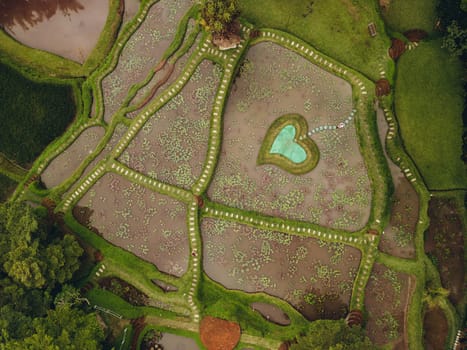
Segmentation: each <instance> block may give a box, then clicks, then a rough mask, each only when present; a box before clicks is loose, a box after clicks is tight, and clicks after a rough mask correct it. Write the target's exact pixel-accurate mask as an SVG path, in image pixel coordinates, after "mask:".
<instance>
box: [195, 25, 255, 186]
mask: <svg viewBox="0 0 467 350" xmlns="http://www.w3.org/2000/svg"><path fill="white" fill-rule="evenodd" d="M243 29H244V30H245V27H243ZM247 30H248V31H249V28H247ZM245 48H246V45H245V41H244V40H243V39H242V40H241V42H240V44H239V45H238V46H237V48H236V49H234V50H233V51H232V52H231V53H230V57H229V58H228V60H226V65H225V67H224V74H223V76H222V78H221V83H220V85H219V88H218V90H217V93H216V96H215V99H214V106H213V110H212V116H211V126H210V129H209V130H210V137H209V145H208V154H207V160H206V161H205V164H204V167H203V170H202V172H201V176H200V178H199V179H198V181H197V182H196V183H195V184H194V185H193V188H192V191H193V194H195V195H200V194H202V193H203V192H205V191H206V189H207V186H208V184H209V181H210V180H211V178H212V176H213V173H214V169H215V161H216V159H217V154H218V153H219V151H220V148H221V145H222V137H221V134H222V123H221V118H222V114H223V113H222V112H223V108H224V101H225V99H226V97H227V94H228V91H229V89H228V87H229V83H230V82H231V81H232V79H233V74H234V67H235V66H236V64H237V63H238V60H239V58H240V56H241V55H242V52H243V51H244V50H245ZM201 52H206V53H208V54H213V53H214V52H215V55H217V56H222V57H225V59H226V58H227V54H226V53H223V52H222V51H220V50H217V49H215V48H214V47H213V46H212V44H209V43H207V42H204V43H203V46H202V48H201Z"/></svg>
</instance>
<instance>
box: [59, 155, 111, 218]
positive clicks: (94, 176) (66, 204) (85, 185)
mask: <svg viewBox="0 0 467 350" xmlns="http://www.w3.org/2000/svg"><path fill="white" fill-rule="evenodd" d="M105 170H106V167H105V163H103V162H100V163H99V164H98V165H97V166H96V168H95V169H94V170H93V171H92V172H91V173H90V174H89V175H88V176H87V177H86V178H84V179H83V181H82V182H81V183H79V184H77V185H76V188H75V190H74V191H73V192H71V194H70V195H69V197H68V198H66V199H65V200H64V201H62V202H61V203H60V204H59V205H57V210H59V211H63V212H65V211H67V210H68V209H70V207H71V206H72V204H73V205H74V204H75V203H76V202H77V201H78V200H79V199H80V198H81V197H82V196H84V194H85V193H86V192H87V191H88V190H89V189H90V188H91V187H92V185H94V184H95V183H96V181H97V180H99V179H100V178H101V177H102V176H103V175H104V174H105Z"/></svg>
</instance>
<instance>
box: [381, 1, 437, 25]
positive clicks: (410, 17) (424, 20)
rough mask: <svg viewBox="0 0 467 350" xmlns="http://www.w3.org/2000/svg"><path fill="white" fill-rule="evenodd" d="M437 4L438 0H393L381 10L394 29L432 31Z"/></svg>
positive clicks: (387, 22)
mask: <svg viewBox="0 0 467 350" xmlns="http://www.w3.org/2000/svg"><path fill="white" fill-rule="evenodd" d="M437 4H438V0H391V1H390V5H389V6H388V7H387V8H386V9H385V10H382V11H381V12H382V14H383V17H384V20H385V21H386V24H387V25H388V26H389V28H390V29H391V30H393V31H396V32H400V33H403V32H405V31H407V30H409V29H423V30H424V31H426V32H428V33H430V32H432V31H433V29H434V25H435V22H436V6H437Z"/></svg>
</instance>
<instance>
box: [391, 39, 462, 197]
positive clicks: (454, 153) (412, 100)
mask: <svg viewBox="0 0 467 350" xmlns="http://www.w3.org/2000/svg"><path fill="white" fill-rule="evenodd" d="M397 66H398V70H397V79H396V92H395V110H396V115H397V118H398V121H399V125H400V129H401V136H402V139H403V140H404V145H405V148H406V150H407V152H408V153H409V155H410V156H411V157H412V159H413V160H414V162H415V164H416V165H417V167H418V168H419V170H420V172H421V174H422V176H423V178H424V180H425V183H426V185H427V187H428V188H429V189H430V190H448V189H455V188H464V189H465V188H467V174H466V171H465V170H466V168H465V165H464V164H463V162H462V161H461V159H460V156H461V154H462V110H463V89H462V80H461V78H462V65H461V62H460V61H459V60H458V59H456V58H453V57H451V56H450V55H449V53H448V52H447V51H446V50H445V49H443V48H441V41H440V40H431V41H427V42H423V43H421V44H420V46H419V47H418V48H417V49H415V50H413V51H409V52H406V53H405V54H404V55H403V56H402V57H401V58H400V60H399V62H398V65H397Z"/></svg>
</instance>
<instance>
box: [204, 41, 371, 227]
mask: <svg viewBox="0 0 467 350" xmlns="http://www.w3.org/2000/svg"><path fill="white" fill-rule="evenodd" d="M289 113H298V114H301V115H303V116H304V118H305V119H306V121H307V123H308V129H309V131H310V132H312V136H311V138H312V140H313V141H315V143H316V144H317V146H318V148H319V152H320V160H319V162H318V165H317V166H316V168H315V169H313V170H312V171H311V172H310V173H307V174H304V175H301V176H296V175H292V174H291V173H288V172H286V171H284V170H282V169H280V168H278V167H276V166H273V165H261V166H257V165H256V160H257V157H258V152H259V150H260V146H261V144H262V142H263V139H264V137H265V135H266V132H267V130H268V128H269V126H270V125H271V124H272V123H273V121H274V120H276V119H277V118H279V117H280V116H282V115H284V114H289ZM354 117H357V118H358V116H356V115H355V112H354V111H353V110H352V90H351V86H350V85H349V84H348V83H347V82H345V81H344V80H342V79H340V78H338V77H335V76H333V75H332V74H330V73H327V72H326V71H324V70H323V69H321V68H319V67H317V66H315V65H314V64H312V63H310V62H309V61H307V60H305V59H304V58H302V57H301V56H299V55H298V54H296V53H294V52H292V51H289V50H287V49H285V48H282V47H280V46H278V45H276V44H273V43H260V44H257V45H255V46H253V47H252V48H251V49H250V50H249V52H248V54H247V56H246V59H245V61H244V62H243V64H242V67H241V69H240V76H239V77H237V79H236V82H235V84H234V85H233V87H232V90H231V93H230V96H229V99H228V101H227V105H226V110H225V113H224V131H223V144H222V151H221V157H220V159H219V162H218V165H217V168H216V172H215V176H214V179H213V182H212V183H211V186H210V188H209V191H208V194H209V196H210V198H211V199H212V200H214V201H218V202H221V203H223V204H226V205H231V206H234V207H237V208H242V209H247V210H255V211H259V212H261V213H264V214H268V215H274V216H279V217H285V218H290V219H298V220H305V221H311V222H314V223H318V224H321V225H323V226H327V227H333V228H340V229H346V230H356V229H358V228H361V227H362V226H364V225H365V223H366V222H367V220H368V217H369V211H370V207H371V188H370V182H369V179H368V176H367V172H366V168H365V164H364V161H363V158H362V156H361V155H360V151H359V146H358V141H357V134H356V130H355V127H354V124H353V121H352V119H353V118H354ZM341 123H342V124H341ZM339 125H340V126H341V127H340V128H339V127H338V126H339ZM320 128H321V130H320Z"/></svg>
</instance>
